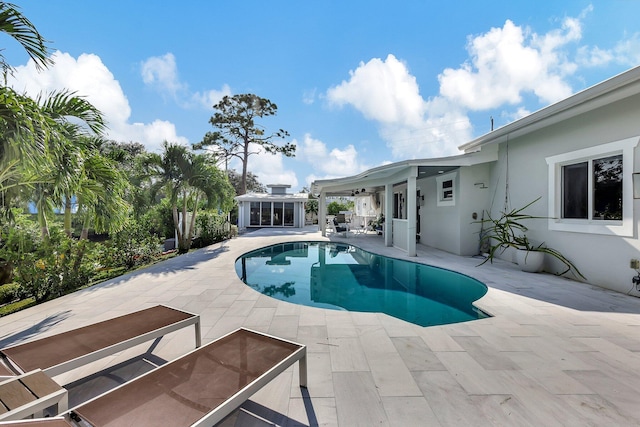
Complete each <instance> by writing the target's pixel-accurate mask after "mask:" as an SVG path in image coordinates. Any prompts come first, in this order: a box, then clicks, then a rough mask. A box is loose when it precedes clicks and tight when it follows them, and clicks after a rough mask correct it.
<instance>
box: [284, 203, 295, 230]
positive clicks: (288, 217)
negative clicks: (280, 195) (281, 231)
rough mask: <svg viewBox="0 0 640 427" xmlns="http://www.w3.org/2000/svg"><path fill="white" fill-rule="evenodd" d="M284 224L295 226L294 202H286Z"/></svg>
mask: <svg viewBox="0 0 640 427" xmlns="http://www.w3.org/2000/svg"><path fill="white" fill-rule="evenodd" d="M284 225H285V227H293V203H290V202H287V203H285V204H284Z"/></svg>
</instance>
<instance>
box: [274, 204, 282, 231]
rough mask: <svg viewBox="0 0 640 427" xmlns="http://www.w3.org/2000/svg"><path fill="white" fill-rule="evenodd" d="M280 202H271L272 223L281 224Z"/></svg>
mask: <svg viewBox="0 0 640 427" xmlns="http://www.w3.org/2000/svg"><path fill="white" fill-rule="evenodd" d="M282 204H283V203H282V202H273V225H274V226H279V225H282Z"/></svg>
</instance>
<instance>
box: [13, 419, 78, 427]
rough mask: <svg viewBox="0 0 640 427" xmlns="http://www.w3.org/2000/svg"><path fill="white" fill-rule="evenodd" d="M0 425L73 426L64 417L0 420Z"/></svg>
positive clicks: (21, 426) (30, 426)
mask: <svg viewBox="0 0 640 427" xmlns="http://www.w3.org/2000/svg"><path fill="white" fill-rule="evenodd" d="M0 426H7V427H73V424H71V423H70V422H69V421H67V420H66V419H65V418H64V417H49V418H38V419H33V420H20V421H7V422H0Z"/></svg>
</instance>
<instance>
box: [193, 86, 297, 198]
mask: <svg viewBox="0 0 640 427" xmlns="http://www.w3.org/2000/svg"><path fill="white" fill-rule="evenodd" d="M213 108H214V109H215V110H217V111H216V113H215V114H214V115H213V116H212V117H211V118H210V119H209V123H211V125H212V126H213V127H214V128H216V129H217V130H215V131H214V132H207V134H206V135H205V136H204V138H203V140H202V141H201V142H199V143H198V144H195V145H194V148H196V149H201V148H204V147H207V146H212V147H213V151H214V153H215V154H216V155H217V156H218V157H220V156H221V157H223V158H225V161H226V160H228V158H230V157H236V158H238V159H240V161H241V162H242V179H241V185H240V192H239V194H240V195H242V194H245V193H246V192H247V174H248V172H247V165H248V163H249V157H250V156H252V155H254V154H258V153H259V151H258V150H259V149H260V148H262V149H263V150H264V151H265V152H267V153H270V154H278V153H281V154H283V155H285V156H287V157H293V156H295V151H296V146H295V144H291V143H285V144H283V145H277V144H276V143H275V142H274V141H275V140H276V139H284V138H286V137H288V136H289V133H288V132H287V131H286V130H284V129H279V130H278V131H276V132H274V133H271V134H266V132H265V129H264V127H263V126H261V125H259V124H258V123H256V119H257V118H263V117H268V116H274V115H276V113H277V110H278V106H277V105H276V104H274V103H273V102H271V101H270V100H268V99H266V98H260V97H259V96H257V95H253V94H240V95H234V96H231V97H230V96H225V97H224V98H222V100H221V101H220V102H219V103H217V104H216V105H214V106H213Z"/></svg>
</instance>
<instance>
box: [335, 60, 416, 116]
mask: <svg viewBox="0 0 640 427" xmlns="http://www.w3.org/2000/svg"><path fill="white" fill-rule="evenodd" d="M349 74H350V79H349V80H348V81H343V82H342V83H340V84H339V85H338V86H335V87H332V88H330V89H329V90H328V91H327V98H328V99H329V101H330V102H331V103H333V104H335V105H338V106H342V105H345V104H351V105H353V106H354V107H355V108H356V109H358V110H359V111H360V112H362V114H363V115H364V116H365V117H366V118H368V119H371V120H376V121H378V122H381V123H394V124H397V123H401V124H405V125H408V126H415V125H419V124H420V122H421V120H422V115H423V113H424V108H425V105H424V100H423V99H422V97H421V96H420V91H419V88H418V83H417V82H416V78H415V77H414V76H412V75H411V74H410V73H409V70H408V69H407V67H406V64H404V63H403V62H402V61H399V60H398V59H396V57H395V56H393V55H388V56H387V58H386V59H385V60H381V59H380V58H373V59H371V60H370V61H369V62H367V63H366V64H365V63H364V62H361V63H360V65H359V66H358V68H356V70H355V71H350V72H349Z"/></svg>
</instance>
